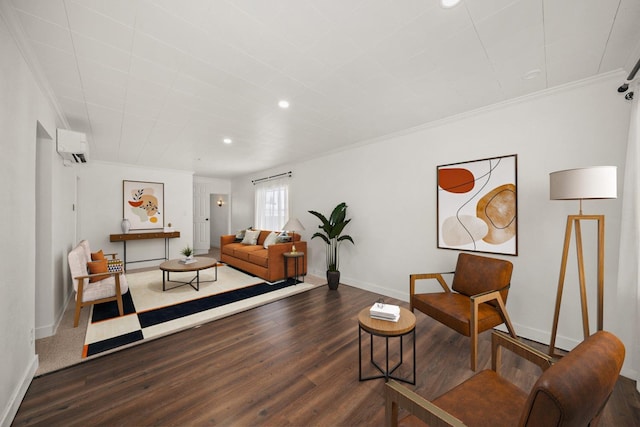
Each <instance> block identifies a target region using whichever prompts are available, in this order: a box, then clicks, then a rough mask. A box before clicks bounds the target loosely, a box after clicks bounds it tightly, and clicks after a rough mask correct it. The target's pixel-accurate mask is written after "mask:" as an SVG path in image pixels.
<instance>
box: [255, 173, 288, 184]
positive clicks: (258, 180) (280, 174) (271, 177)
mask: <svg viewBox="0 0 640 427" xmlns="http://www.w3.org/2000/svg"><path fill="white" fill-rule="evenodd" d="M285 175H286V176H287V177H289V178H291V171H289V172H283V173H279V174H277V175H271V176H267V177H264V178H258V179H253V180H251V183H252V184H253V185H256V184H257V183H259V182H264V181H269V180H271V179H276V178H280V177H282V176H285Z"/></svg>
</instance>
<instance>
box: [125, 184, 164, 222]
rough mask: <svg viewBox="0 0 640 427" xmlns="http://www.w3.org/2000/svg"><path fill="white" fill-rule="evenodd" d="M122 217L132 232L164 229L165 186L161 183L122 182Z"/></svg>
mask: <svg viewBox="0 0 640 427" xmlns="http://www.w3.org/2000/svg"><path fill="white" fill-rule="evenodd" d="M122 195H123V200H122V217H123V218H126V219H128V220H129V223H130V224H131V230H148V229H154V228H163V227H164V184H163V183H161V182H143V181H126V180H123V181H122Z"/></svg>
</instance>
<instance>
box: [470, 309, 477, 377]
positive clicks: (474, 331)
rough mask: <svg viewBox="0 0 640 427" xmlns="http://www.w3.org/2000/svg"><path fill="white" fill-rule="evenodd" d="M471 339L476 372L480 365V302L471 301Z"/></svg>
mask: <svg viewBox="0 0 640 427" xmlns="http://www.w3.org/2000/svg"><path fill="white" fill-rule="evenodd" d="M470 323H471V324H470V325H469V328H470V331H469V332H470V334H469V338H470V339H471V370H472V371H474V372H475V370H476V369H477V367H478V304H476V303H473V302H472V303H471V319H470Z"/></svg>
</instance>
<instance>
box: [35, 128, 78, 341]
mask: <svg viewBox="0 0 640 427" xmlns="http://www.w3.org/2000/svg"><path fill="white" fill-rule="evenodd" d="M37 137H38V142H37V144H36V145H37V150H36V151H37V154H36V162H37V167H36V180H37V184H36V208H35V210H36V224H37V225H36V282H35V284H36V289H35V293H36V295H35V304H36V309H35V336H36V339H39V338H44V337H48V336H51V335H54V334H55V332H56V330H57V328H58V325H59V324H60V321H61V320H62V316H63V314H64V310H65V308H66V306H67V304H68V303H69V297H70V296H71V292H72V290H73V287H72V285H71V281H70V278H69V268H68V267H67V253H68V252H69V250H70V249H71V248H72V247H73V244H74V240H75V237H74V231H75V212H74V205H73V204H74V196H75V172H74V168H73V167H71V166H69V167H65V166H63V160H62V158H61V157H60V156H59V155H58V154H57V153H56V148H55V144H56V143H55V132H54V133H53V135H48V134H47V132H46V130H44V129H43V128H42V127H39V129H38V135H37Z"/></svg>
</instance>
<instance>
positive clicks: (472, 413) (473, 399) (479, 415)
mask: <svg viewBox="0 0 640 427" xmlns="http://www.w3.org/2000/svg"><path fill="white" fill-rule="evenodd" d="M526 401H527V394H526V393H525V392H524V391H523V390H521V389H520V388H518V387H516V386H515V385H513V384H512V383H510V382H509V381H507V380H505V379H503V378H502V377H500V376H499V375H498V374H497V373H496V372H494V371H491V370H485V371H482V372H480V373H478V374H477V375H474V376H473V377H471V378H470V379H468V380H467V381H465V382H463V383H462V384H460V385H458V386H457V387H455V388H453V389H452V390H449V391H448V392H446V393H445V394H443V395H442V396H440V397H438V398H437V399H435V400H434V401H433V403H434V404H435V405H436V406H438V407H440V408H442V409H444V410H445V411H447V412H449V413H450V414H451V415H453V416H454V417H456V418H458V419H460V420H461V421H462V422H464V423H465V424H466V425H468V426H487V427H496V426H517V425H518V422H519V421H520V415H521V413H522V409H523V408H524V407H525V403H526Z"/></svg>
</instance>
